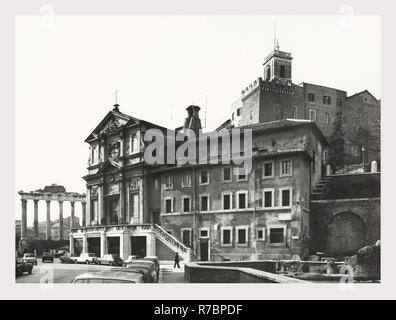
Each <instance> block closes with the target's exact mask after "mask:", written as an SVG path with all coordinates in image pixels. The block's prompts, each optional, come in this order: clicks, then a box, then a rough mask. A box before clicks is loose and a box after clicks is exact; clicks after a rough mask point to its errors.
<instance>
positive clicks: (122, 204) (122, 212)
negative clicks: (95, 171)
mask: <svg viewBox="0 0 396 320" xmlns="http://www.w3.org/2000/svg"><path fill="white" fill-rule="evenodd" d="M124 183H125V182H124V179H123V177H122V178H121V181H120V205H119V206H120V210H119V212H120V219H119V223H125V221H126V215H125V189H124Z"/></svg>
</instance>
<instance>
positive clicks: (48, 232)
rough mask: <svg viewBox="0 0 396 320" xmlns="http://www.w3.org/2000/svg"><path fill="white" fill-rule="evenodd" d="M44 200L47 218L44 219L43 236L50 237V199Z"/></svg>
mask: <svg viewBox="0 0 396 320" xmlns="http://www.w3.org/2000/svg"><path fill="white" fill-rule="evenodd" d="M45 202H47V220H46V233H45V238H46V239H51V200H45Z"/></svg>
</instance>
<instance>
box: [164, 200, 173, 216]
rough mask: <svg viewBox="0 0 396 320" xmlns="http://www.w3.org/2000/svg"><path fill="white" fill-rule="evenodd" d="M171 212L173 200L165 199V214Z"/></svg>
mask: <svg viewBox="0 0 396 320" xmlns="http://www.w3.org/2000/svg"><path fill="white" fill-rule="evenodd" d="M172 212H173V200H172V199H165V213H172Z"/></svg>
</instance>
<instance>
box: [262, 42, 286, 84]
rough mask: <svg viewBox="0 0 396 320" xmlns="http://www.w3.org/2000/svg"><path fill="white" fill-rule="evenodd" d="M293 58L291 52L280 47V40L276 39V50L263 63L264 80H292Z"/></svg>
mask: <svg viewBox="0 0 396 320" xmlns="http://www.w3.org/2000/svg"><path fill="white" fill-rule="evenodd" d="M292 59H293V58H292V56H291V54H290V53H289V52H285V51H281V50H280V49H279V42H278V40H276V45H275V46H274V50H273V51H272V52H271V53H270V54H269V55H268V56H267V57H266V58H265V60H264V63H263V67H264V77H263V79H264V81H274V80H278V81H280V82H291V81H292Z"/></svg>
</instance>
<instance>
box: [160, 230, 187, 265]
mask: <svg viewBox="0 0 396 320" xmlns="http://www.w3.org/2000/svg"><path fill="white" fill-rule="evenodd" d="M152 230H153V232H154V234H155V237H156V238H157V239H158V240H160V241H162V242H163V243H164V244H165V245H166V246H167V247H169V248H170V249H172V250H173V251H175V252H177V253H178V254H179V256H180V257H181V258H182V259H183V260H184V262H189V261H190V260H191V249H190V248H188V247H186V246H185V245H184V244H183V243H181V242H180V241H179V240H178V239H177V238H175V237H174V236H172V235H171V234H169V233H168V232H166V230H165V229H163V228H161V227H160V226H159V225H157V224H153V225H152Z"/></svg>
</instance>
